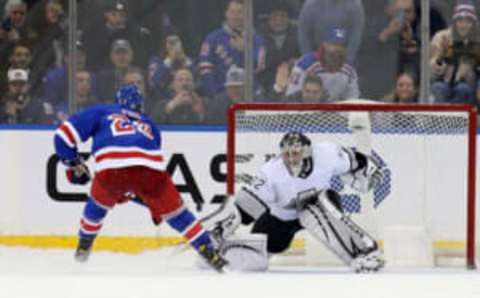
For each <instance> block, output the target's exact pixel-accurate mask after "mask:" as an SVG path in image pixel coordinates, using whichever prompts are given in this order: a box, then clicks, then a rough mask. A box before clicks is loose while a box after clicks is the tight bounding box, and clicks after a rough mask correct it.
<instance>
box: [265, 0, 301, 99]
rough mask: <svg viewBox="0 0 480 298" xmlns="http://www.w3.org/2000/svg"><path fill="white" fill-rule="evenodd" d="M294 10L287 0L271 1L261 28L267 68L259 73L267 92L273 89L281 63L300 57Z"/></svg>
mask: <svg viewBox="0 0 480 298" xmlns="http://www.w3.org/2000/svg"><path fill="white" fill-rule="evenodd" d="M292 10H293V9H292V7H291V6H290V5H289V2H287V0H277V1H273V2H271V5H270V11H269V14H268V16H267V19H266V20H265V21H264V22H263V23H261V25H260V28H259V32H260V34H261V36H262V37H263V38H264V40H265V50H266V59H265V61H266V63H265V70H264V71H262V72H261V74H260V75H259V80H260V83H261V84H262V87H263V88H264V89H265V92H266V93H270V92H271V91H272V88H273V83H274V81H275V76H276V72H277V68H278V67H279V65H280V64H282V63H285V62H287V63H288V62H289V61H291V60H296V59H298V58H299V57H300V49H299V47H298V28H297V25H296V24H295V23H294V22H293V20H291V19H290V17H291V14H292Z"/></svg>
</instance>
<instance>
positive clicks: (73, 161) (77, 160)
mask: <svg viewBox="0 0 480 298" xmlns="http://www.w3.org/2000/svg"><path fill="white" fill-rule="evenodd" d="M62 163H63V164H64V165H66V166H67V167H69V168H73V167H76V166H78V165H79V164H82V163H83V159H82V158H81V157H80V156H77V157H75V158H74V159H62Z"/></svg>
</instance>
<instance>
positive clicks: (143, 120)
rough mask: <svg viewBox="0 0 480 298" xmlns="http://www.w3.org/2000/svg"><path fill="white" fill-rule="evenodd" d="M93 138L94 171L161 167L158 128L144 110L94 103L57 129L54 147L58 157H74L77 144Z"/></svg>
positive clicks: (162, 162) (160, 168)
mask: <svg viewBox="0 0 480 298" xmlns="http://www.w3.org/2000/svg"><path fill="white" fill-rule="evenodd" d="M89 138H92V139H93V143H92V149H91V153H92V155H93V157H94V164H95V171H97V172H99V171H101V170H105V169H114V168H125V167H129V166H146V167H149V168H152V169H156V170H164V169H165V165H164V164H165V163H164V156H163V153H162V150H161V137H160V131H159V130H158V129H157V127H156V126H155V124H154V122H153V121H152V120H151V119H150V118H148V117H147V116H146V115H145V114H143V113H138V112H135V111H132V110H129V109H125V108H124V107H122V106H120V105H117V104H110V105H97V106H93V107H91V108H88V109H85V110H83V111H80V112H78V113H76V114H74V115H72V116H71V117H70V118H69V119H68V120H66V121H64V122H63V123H62V124H61V125H60V126H59V127H58V129H57V130H56V132H55V137H54V143H55V151H56V153H57V155H58V156H59V158H60V159H62V160H72V159H74V158H76V157H77V154H78V152H77V146H78V144H80V143H82V142H86V141H87V140H88V139H89Z"/></svg>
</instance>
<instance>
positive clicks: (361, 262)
mask: <svg viewBox="0 0 480 298" xmlns="http://www.w3.org/2000/svg"><path fill="white" fill-rule="evenodd" d="M350 266H351V267H352V269H353V270H355V272H356V273H368V272H377V271H379V270H381V269H382V268H383V267H384V266H385V260H384V259H383V254H382V253H381V252H380V251H378V250H374V251H371V252H369V253H367V254H365V255H360V256H358V257H356V258H355V259H354V260H353V261H352V263H351V264H350Z"/></svg>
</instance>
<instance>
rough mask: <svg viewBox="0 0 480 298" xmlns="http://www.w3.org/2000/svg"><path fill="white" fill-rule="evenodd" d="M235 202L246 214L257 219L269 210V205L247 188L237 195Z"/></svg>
mask: <svg viewBox="0 0 480 298" xmlns="http://www.w3.org/2000/svg"><path fill="white" fill-rule="evenodd" d="M235 199H236V200H235V204H236V205H237V206H238V207H239V208H240V209H241V210H242V211H243V212H244V213H246V214H248V215H249V216H251V217H252V218H253V219H254V220H257V219H259V218H260V216H262V215H263V214H264V213H265V212H267V211H269V209H270V208H268V206H267V205H265V203H264V202H263V201H262V200H261V199H260V198H259V197H257V195H255V194H254V193H253V192H252V191H250V190H248V189H247V188H242V189H241V190H240V191H239V192H238V194H237V195H236V196H235Z"/></svg>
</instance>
